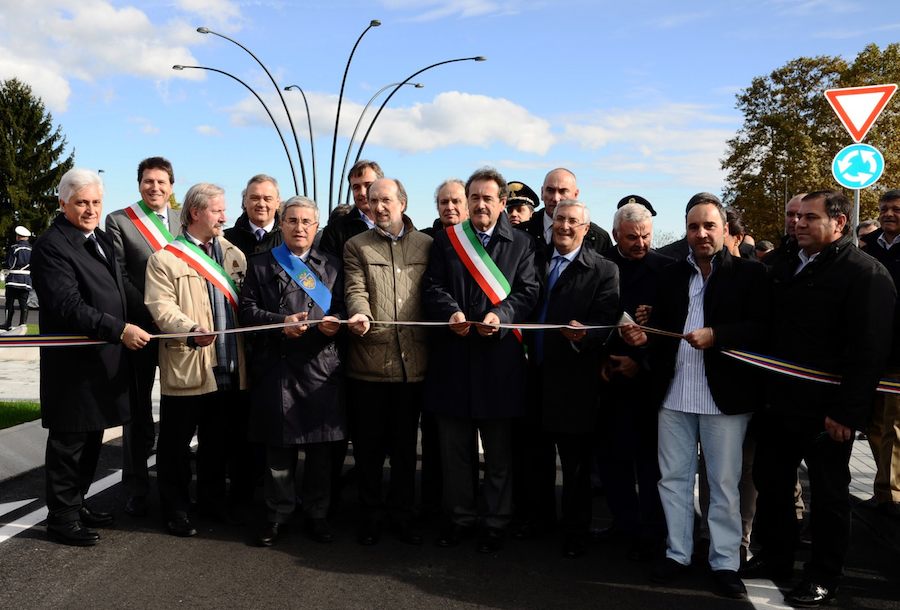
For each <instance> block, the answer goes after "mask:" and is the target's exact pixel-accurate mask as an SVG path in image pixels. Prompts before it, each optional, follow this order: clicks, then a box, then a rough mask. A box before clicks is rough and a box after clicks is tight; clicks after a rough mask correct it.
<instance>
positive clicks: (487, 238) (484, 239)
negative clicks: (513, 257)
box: [478, 232, 491, 248]
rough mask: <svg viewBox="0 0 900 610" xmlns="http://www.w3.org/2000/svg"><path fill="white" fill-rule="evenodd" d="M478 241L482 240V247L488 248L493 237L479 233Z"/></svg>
mask: <svg viewBox="0 0 900 610" xmlns="http://www.w3.org/2000/svg"><path fill="white" fill-rule="evenodd" d="M478 239H480V240H481V245H482V246H484V247H485V248H487V245H488V242H489V241H491V236H490V235H488V234H487V233H481V232H479V233H478Z"/></svg>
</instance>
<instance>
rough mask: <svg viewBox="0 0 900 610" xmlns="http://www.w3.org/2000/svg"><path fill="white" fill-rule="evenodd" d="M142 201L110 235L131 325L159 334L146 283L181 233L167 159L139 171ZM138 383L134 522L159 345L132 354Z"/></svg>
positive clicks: (112, 224)
mask: <svg viewBox="0 0 900 610" xmlns="http://www.w3.org/2000/svg"><path fill="white" fill-rule="evenodd" d="M137 180H138V189H139V190H140V193H141V199H140V201H138V202H137V203H135V204H133V205H131V206H129V207H127V208H125V209H122V210H116V211H115V212H112V213H111V214H109V215H107V217H106V231H107V232H108V233H109V235H110V237H112V239H113V245H114V246H115V249H116V260H117V261H118V263H119V267H121V269H122V283H123V284H124V285H125V296H126V297H127V298H128V318H129V320H130V321H131V322H132V323H134V324H137V325H138V326H140V327H141V328H146V329H148V330H151V331H152V330H155V324H154V323H153V317H152V316H151V315H150V312H149V311H148V310H147V306H146V305H144V278H145V275H146V272H147V260H148V259H149V258H150V255H151V254H153V253H154V252H156V251H157V250H161V249H162V248H164V247H165V246H166V244H168V243H169V242H170V241H172V240H173V239H175V237H174V236H175V235H178V233H179V232H180V227H179V222H178V218H177V217H176V216H177V214H174V213H173V212H172V210H171V209H170V208H169V199H170V198H171V195H172V186H173V185H174V184H175V173H174V171H173V170H172V164H171V163H170V162H169V160H168V159H164V158H163V157H149V158H147V159H144V160H143V161H141V162H140V164H139V165H138V169H137ZM131 361H132V368H133V369H134V382H133V387H132V391H131V422H129V423H127V424H125V432H124V435H123V440H122V480H123V482H124V484H125V488H126V490H127V492H128V499H127V500H126V502H125V512H126V513H128V514H129V515H132V516H134V517H142V516H144V515H146V514H147V495H148V494H149V492H150V473H149V470H148V468H147V458H148V457H149V455H150V452H151V451H152V450H153V445H154V441H155V439H156V429H155V426H154V423H153V413H152V400H151V398H150V394H151V392H152V391H153V381H154V379H155V378H156V365H157V363H158V361H159V349H158V342H157V341H152V342H151V343H150V344H149V345H148V346H147V348H146V349H143V350H140V351H137V352H134V353H133V354H131Z"/></svg>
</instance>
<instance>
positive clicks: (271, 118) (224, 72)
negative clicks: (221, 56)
mask: <svg viewBox="0 0 900 610" xmlns="http://www.w3.org/2000/svg"><path fill="white" fill-rule="evenodd" d="M172 69H173V70H188V69H190V70H209V71H210V72H218V73H219V74H224V75H225V76H227V77H229V78H232V79H234V80H236V81H237V82H239V83H240V84H242V85H244V87H246V88H247V91H249V92H250V93H252V94H253V95H254V96H255V97H256V99H257V100H259V103H260V104H262V107H263V108H264V109H265V111H266V114H268V115H269V119H270V120H271V121H272V125H273V126H274V127H275V131H276V132H278V137H279V138H280V139H281V145H282V146H284V154H285V155H287V160H288V164H289V165H290V166H291V178H293V179H294V193H295V194H297V195H299V194H300V189H299V188H298V186H297V172H296V170H295V169H294V161H293V160H292V159H291V153H290V151H289V150H288V146H287V142H285V141H284V135H283V134H282V133H281V129H280V128H279V127H278V123H277V122H276V121H275V117H274V116H272V111H271V110H269V107H268V106H266V103H265V102H264V101H263V99H262V98H261V97H259V94H258V93H257V92H256V91H254V90H253V87H251V86H250V85H248V84H247V83H245V82H244V81H242V80H241V79H239V78H238V77H237V76H235V75H234V74H231V73H230V72H226V71H225V70H219V69H218V68H208V67H206V66H181V65H174V66H172Z"/></svg>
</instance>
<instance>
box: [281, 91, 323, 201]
mask: <svg viewBox="0 0 900 610" xmlns="http://www.w3.org/2000/svg"><path fill="white" fill-rule="evenodd" d="M291 89H296V90H297V91H299V92H300V95H302V96H303V105H304V106H305V107H306V124H307V125H308V126H309V152H310V154H311V156H312V175H313V200H315V201H316V202H318V201H319V189H318V186H317V182H316V145H315V141H314V139H313V130H312V117H310V115H309V104H308V103H307V101H306V94H305V93H304V92H303V89H301V88H300V85H288V86H287V87H285V88H284V90H285V91H290V90H291Z"/></svg>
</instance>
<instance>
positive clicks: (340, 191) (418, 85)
mask: <svg viewBox="0 0 900 610" xmlns="http://www.w3.org/2000/svg"><path fill="white" fill-rule="evenodd" d="M406 84H407V85H409V86H411V87H415V88H416V89H421V88H422V87H424V86H425V85H423V84H422V83H406ZM397 85H400V83H390V84H389V85H385V86H384V87H382V88H381V89H379V90H378V91H376V92H375V95H373V96H372V97H371V98H369V101H368V102H366V106H365V107H364V108H363V109H362V112H360V113H359V119H357V121H356V127H354V128H353V135H351V136H350V142H348V143H347V154H346V155H344V167H343V168H341V175H340V176H338V181H339V182H340V187H339V188H338V196H337V202H338V205H340V204H341V198H342V197H343V195H344V174H346V173H347V162H348V161H349V160H350V149H351V148H353V140H354V139H355V138H356V132H357V131H359V126H360V124H361V123H362V120H363V117H364V116H365V114H366V111H367V110H368V109H369V106H371V105H372V102H374V101H375V98H377V97H378V96H379V95H381V94H382V93H384V92H385V91H386V90H388V89H390V88H391V87H396V86H397ZM349 201H350V191H349V190H348V191H347V202H348V203H349Z"/></svg>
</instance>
